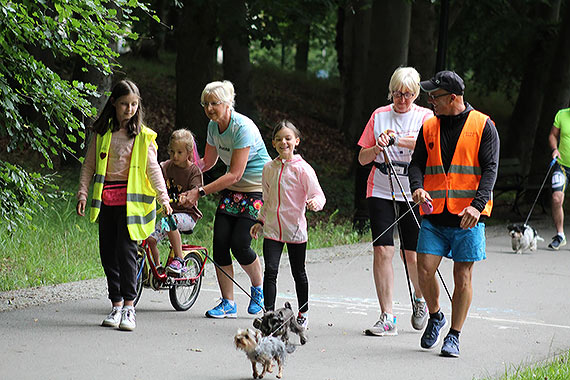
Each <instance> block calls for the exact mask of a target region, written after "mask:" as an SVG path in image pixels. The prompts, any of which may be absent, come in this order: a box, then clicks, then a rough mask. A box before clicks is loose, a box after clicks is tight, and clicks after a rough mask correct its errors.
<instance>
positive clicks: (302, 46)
mask: <svg viewBox="0 0 570 380" xmlns="http://www.w3.org/2000/svg"><path fill="white" fill-rule="evenodd" d="M301 28H302V29H303V30H302V32H301V33H300V36H299V37H300V38H299V40H297V51H296V52H295V71H298V72H301V73H306V72H307V66H308V61H309V39H310V37H311V25H310V24H309V25H302V26H301Z"/></svg>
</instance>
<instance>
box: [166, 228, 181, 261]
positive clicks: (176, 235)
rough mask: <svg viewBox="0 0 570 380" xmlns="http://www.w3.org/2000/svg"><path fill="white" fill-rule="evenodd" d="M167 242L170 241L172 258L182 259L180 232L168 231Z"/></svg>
mask: <svg viewBox="0 0 570 380" xmlns="http://www.w3.org/2000/svg"><path fill="white" fill-rule="evenodd" d="M168 240H170V245H171V246H172V249H173V250H174V256H175V257H178V258H180V259H184V253H183V252H182V238H181V236H180V231H178V230H174V231H168Z"/></svg>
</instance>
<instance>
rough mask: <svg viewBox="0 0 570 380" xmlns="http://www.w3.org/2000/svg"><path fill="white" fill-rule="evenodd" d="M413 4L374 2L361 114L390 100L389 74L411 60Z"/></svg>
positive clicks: (392, 0)
mask: <svg viewBox="0 0 570 380" xmlns="http://www.w3.org/2000/svg"><path fill="white" fill-rule="evenodd" d="M411 8H412V7H411V4H410V3H409V2H407V1H402V0H376V1H374V3H373V6H372V20H373V22H372V24H371V28H370V30H369V32H368V33H370V43H369V46H368V67H367V70H366V81H365V82H364V83H365V84H366V87H365V91H364V93H365V96H364V101H363V104H364V107H363V109H362V112H363V113H362V115H361V116H360V118H365V120H367V119H368V117H369V116H370V114H371V113H372V111H374V109H376V108H377V107H378V106H380V105H384V104H386V103H387V95H388V84H389V82H390V77H391V76H392V74H393V73H394V70H395V69H396V68H398V66H403V65H406V64H407V62H408V42H409V40H410V21H411V15H412V12H411ZM363 128H364V125H363V124H362V125H360V126H356V129H355V131H354V132H353V133H352V136H359V135H360V133H362V129H363Z"/></svg>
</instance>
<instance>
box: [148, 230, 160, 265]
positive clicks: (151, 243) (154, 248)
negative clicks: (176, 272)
mask: <svg viewBox="0 0 570 380" xmlns="http://www.w3.org/2000/svg"><path fill="white" fill-rule="evenodd" d="M146 242H147V244H148V247H149V248H150V252H151V253H152V261H154V264H155V265H156V266H158V265H159V264H160V252H159V251H158V244H157V242H156V240H155V239H154V238H153V237H150V236H149V237H147V238H146Z"/></svg>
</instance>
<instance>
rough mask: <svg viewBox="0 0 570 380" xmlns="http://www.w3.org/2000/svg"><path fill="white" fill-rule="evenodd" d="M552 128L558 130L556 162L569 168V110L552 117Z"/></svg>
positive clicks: (566, 109) (563, 110) (561, 111)
mask: <svg viewBox="0 0 570 380" xmlns="http://www.w3.org/2000/svg"><path fill="white" fill-rule="evenodd" d="M554 126H555V127H556V128H558V129H560V142H559V144H558V151H559V152H560V158H559V159H558V162H559V163H560V164H561V165H564V166H570V108H565V109H561V110H560V111H558V112H557V113H556V116H555V117H554Z"/></svg>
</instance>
